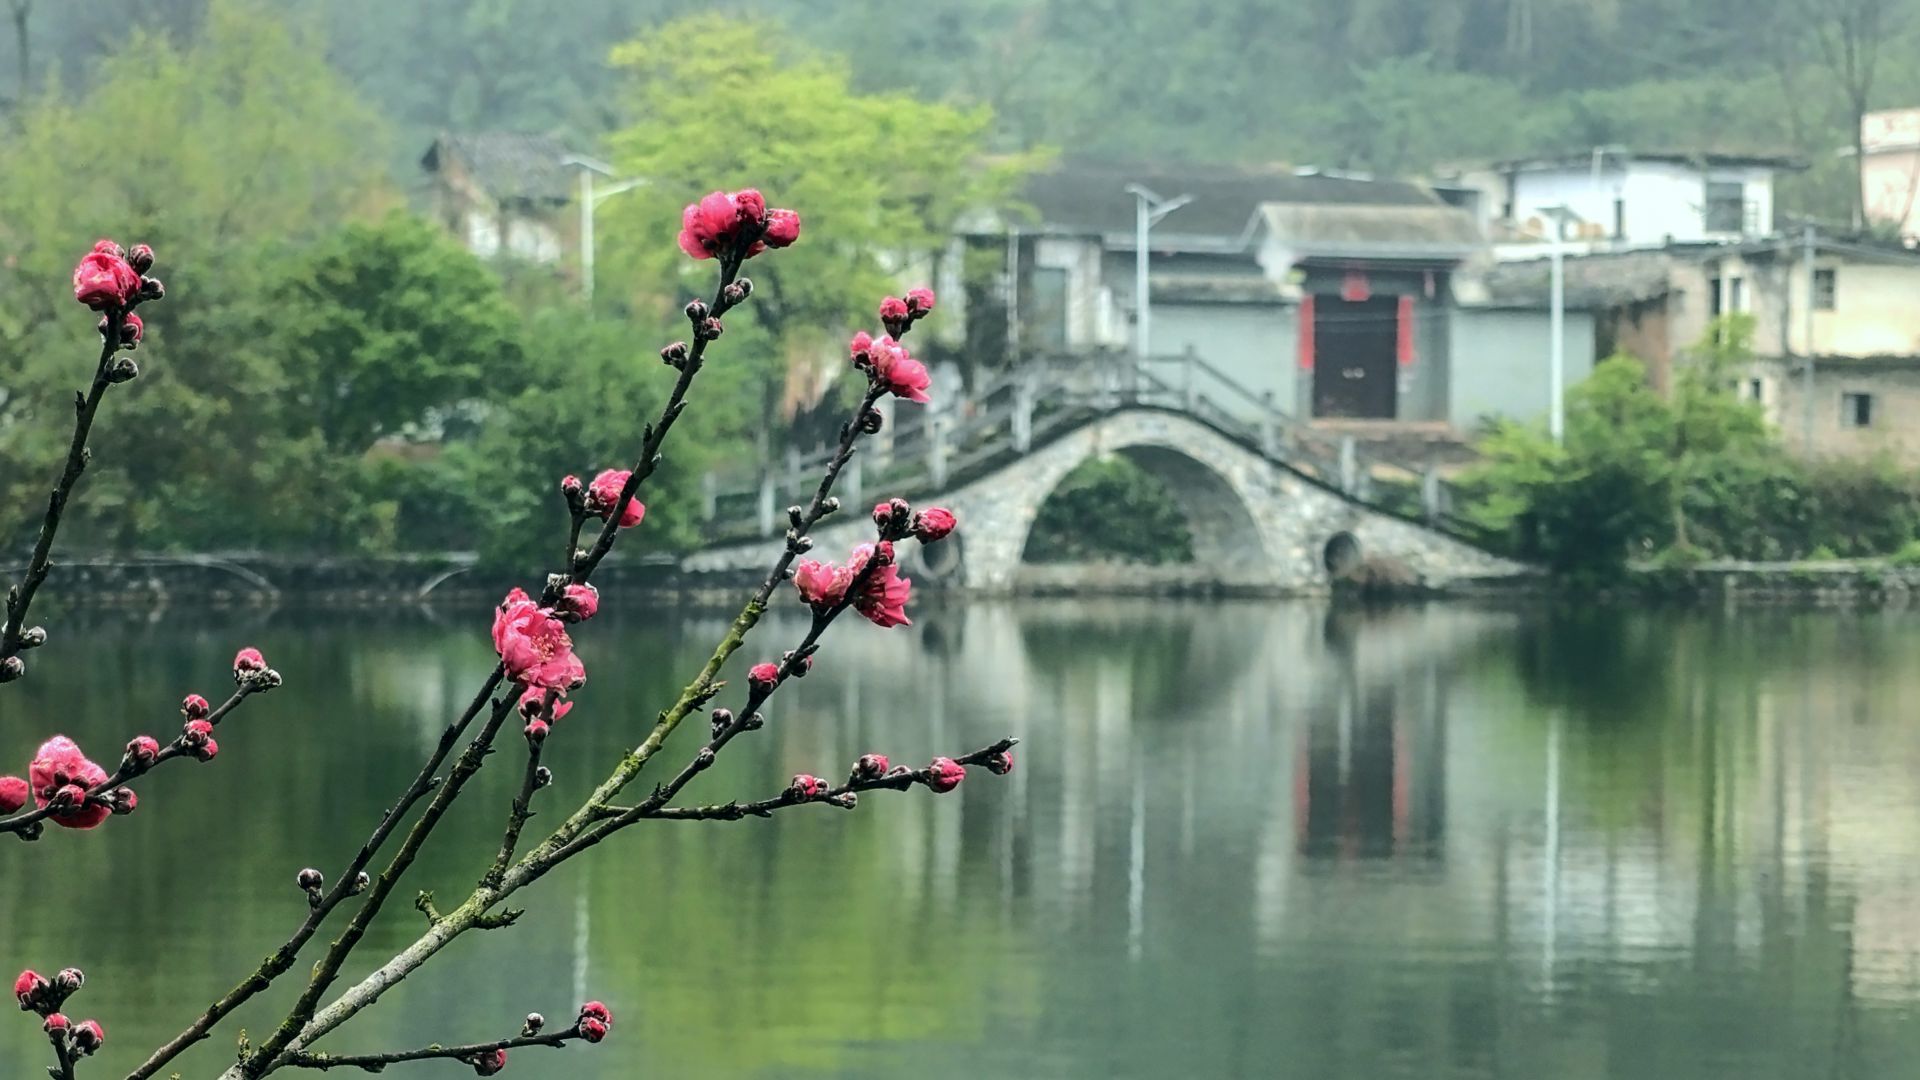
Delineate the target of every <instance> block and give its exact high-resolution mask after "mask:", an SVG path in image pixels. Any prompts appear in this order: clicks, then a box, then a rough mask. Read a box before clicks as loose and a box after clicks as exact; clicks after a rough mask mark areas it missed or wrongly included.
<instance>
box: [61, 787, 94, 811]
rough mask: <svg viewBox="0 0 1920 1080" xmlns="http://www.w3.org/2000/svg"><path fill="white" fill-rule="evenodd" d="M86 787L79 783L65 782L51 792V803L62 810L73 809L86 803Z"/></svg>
mask: <svg viewBox="0 0 1920 1080" xmlns="http://www.w3.org/2000/svg"><path fill="white" fill-rule="evenodd" d="M86 802H87V789H86V788H83V787H81V786H80V785H79V784H67V785H66V786H64V787H62V788H60V790H58V791H56V792H54V793H53V805H54V806H55V807H57V808H59V809H62V810H74V809H78V808H79V807H81V806H84V805H86Z"/></svg>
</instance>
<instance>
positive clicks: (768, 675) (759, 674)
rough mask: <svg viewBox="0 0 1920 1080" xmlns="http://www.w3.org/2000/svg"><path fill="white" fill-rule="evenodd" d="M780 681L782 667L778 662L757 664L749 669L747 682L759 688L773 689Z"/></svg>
mask: <svg viewBox="0 0 1920 1080" xmlns="http://www.w3.org/2000/svg"><path fill="white" fill-rule="evenodd" d="M779 681H780V668H779V666H778V665H776V664H766V663H761V664H755V665H753V666H752V667H751V668H748V669H747V682H748V683H750V684H751V685H752V686H753V687H754V688H755V689H758V690H762V691H765V690H771V689H773V684H774V683H777V682H779Z"/></svg>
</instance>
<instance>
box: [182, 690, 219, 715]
mask: <svg viewBox="0 0 1920 1080" xmlns="http://www.w3.org/2000/svg"><path fill="white" fill-rule="evenodd" d="M212 711H213V708H212V706H210V705H208V704H207V699H206V698H203V697H201V696H200V695H199V694H188V695H187V696H186V697H184V698H182V699H181V700H180V715H182V716H184V717H186V718H187V719H189V720H203V719H205V718H206V717H207V715H208V714H209V713H211V712H212Z"/></svg>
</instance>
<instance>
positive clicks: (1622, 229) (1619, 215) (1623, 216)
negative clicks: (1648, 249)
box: [1613, 199, 1627, 240]
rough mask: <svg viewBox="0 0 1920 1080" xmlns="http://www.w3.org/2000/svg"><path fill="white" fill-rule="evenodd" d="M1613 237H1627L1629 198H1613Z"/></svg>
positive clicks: (1616, 238)
mask: <svg viewBox="0 0 1920 1080" xmlns="http://www.w3.org/2000/svg"><path fill="white" fill-rule="evenodd" d="M1613 238H1614V239H1615V240H1625V239H1626V238H1627V200H1625V199H1615V200H1613Z"/></svg>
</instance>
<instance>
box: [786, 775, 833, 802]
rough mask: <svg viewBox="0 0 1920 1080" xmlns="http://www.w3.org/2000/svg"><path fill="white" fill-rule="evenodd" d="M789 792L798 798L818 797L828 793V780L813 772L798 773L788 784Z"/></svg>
mask: <svg viewBox="0 0 1920 1080" xmlns="http://www.w3.org/2000/svg"><path fill="white" fill-rule="evenodd" d="M787 793H788V794H790V795H792V796H793V797H794V798H796V799H801V800H805V799H817V798H819V797H820V796H822V795H825V794H826V793H827V782H826V781H825V780H822V779H820V778H819V777H817V776H814V775H813V774H812V773H796V774H794V777H793V779H792V780H791V781H790V782H788V784H787Z"/></svg>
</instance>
